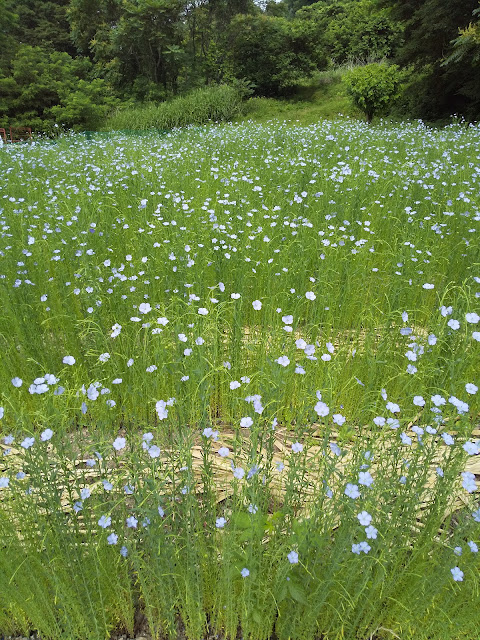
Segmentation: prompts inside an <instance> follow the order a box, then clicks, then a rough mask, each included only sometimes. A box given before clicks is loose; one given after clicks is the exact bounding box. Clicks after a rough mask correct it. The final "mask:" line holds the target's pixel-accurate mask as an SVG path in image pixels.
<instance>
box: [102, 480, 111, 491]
mask: <svg viewBox="0 0 480 640" xmlns="http://www.w3.org/2000/svg"><path fill="white" fill-rule="evenodd" d="M102 484H103V488H104V489H105V491H111V490H112V489H113V484H112V483H111V482H109V481H108V480H102Z"/></svg>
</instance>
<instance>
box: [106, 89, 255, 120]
mask: <svg viewBox="0 0 480 640" xmlns="http://www.w3.org/2000/svg"><path fill="white" fill-rule="evenodd" d="M242 111H243V105H242V100H241V96H240V94H239V92H238V90H237V89H234V88H233V87H229V86H226V85H221V86H215V87H205V88H202V89H196V90H195V91H192V92H190V93H188V94H186V95H184V96H179V97H177V98H173V99H172V100H168V101H165V102H159V103H146V104H143V105H140V106H135V107H127V108H125V107H124V108H119V109H117V110H116V111H115V112H114V113H113V114H111V115H110V117H109V118H108V119H107V121H106V122H105V123H104V124H103V126H102V127H101V130H102V131H112V130H113V131H120V130H138V131H145V130H150V129H160V130H170V129H174V128H177V127H184V126H187V125H197V126H198V125H203V124H206V123H207V122H224V121H229V120H232V119H233V118H235V117H237V116H238V115H239V114H241V113H242Z"/></svg>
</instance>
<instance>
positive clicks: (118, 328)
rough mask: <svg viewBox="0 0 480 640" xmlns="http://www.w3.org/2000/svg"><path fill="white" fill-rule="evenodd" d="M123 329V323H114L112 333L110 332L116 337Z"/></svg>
mask: <svg viewBox="0 0 480 640" xmlns="http://www.w3.org/2000/svg"><path fill="white" fill-rule="evenodd" d="M121 330H122V325H121V324H114V325H113V326H112V333H111V334H110V336H111V337H112V338H116V337H117V336H119V335H120V332H121Z"/></svg>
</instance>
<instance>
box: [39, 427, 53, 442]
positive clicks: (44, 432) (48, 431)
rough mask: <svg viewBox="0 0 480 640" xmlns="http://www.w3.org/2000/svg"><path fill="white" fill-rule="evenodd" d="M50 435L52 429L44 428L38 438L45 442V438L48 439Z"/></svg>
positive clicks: (51, 434)
mask: <svg viewBox="0 0 480 640" xmlns="http://www.w3.org/2000/svg"><path fill="white" fill-rule="evenodd" d="M52 436H53V431H52V430H51V429H45V431H43V432H42V434H41V435H40V440H41V441H42V442H46V441H47V440H50V438H51V437H52Z"/></svg>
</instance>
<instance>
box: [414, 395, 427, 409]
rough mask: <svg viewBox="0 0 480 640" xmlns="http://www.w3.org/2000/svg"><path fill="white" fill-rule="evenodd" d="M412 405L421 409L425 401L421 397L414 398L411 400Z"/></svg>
mask: <svg viewBox="0 0 480 640" xmlns="http://www.w3.org/2000/svg"><path fill="white" fill-rule="evenodd" d="M413 404H414V405H415V406H416V407H423V406H425V400H424V399H423V397H422V396H414V398H413Z"/></svg>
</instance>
